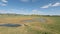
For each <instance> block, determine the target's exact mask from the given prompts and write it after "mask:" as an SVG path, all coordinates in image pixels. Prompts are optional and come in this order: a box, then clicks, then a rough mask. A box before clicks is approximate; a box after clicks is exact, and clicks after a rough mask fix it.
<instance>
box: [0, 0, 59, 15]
mask: <svg viewBox="0 0 60 34" xmlns="http://www.w3.org/2000/svg"><path fill="white" fill-rule="evenodd" d="M0 13H17V14H40V15H60V0H0Z"/></svg>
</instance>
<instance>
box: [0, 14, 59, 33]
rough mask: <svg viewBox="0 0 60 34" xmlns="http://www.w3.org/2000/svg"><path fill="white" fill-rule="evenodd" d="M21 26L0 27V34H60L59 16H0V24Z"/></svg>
mask: <svg viewBox="0 0 60 34" xmlns="http://www.w3.org/2000/svg"><path fill="white" fill-rule="evenodd" d="M4 23H5V24H6V23H11V24H21V25H22V26H19V27H4V26H0V34H60V17H59V16H35V15H33V16H24V15H23V16H19V15H18V16H17V15H14V16H13V15H0V24H4Z"/></svg>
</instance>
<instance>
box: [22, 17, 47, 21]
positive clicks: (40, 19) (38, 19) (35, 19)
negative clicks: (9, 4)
mask: <svg viewBox="0 0 60 34" xmlns="http://www.w3.org/2000/svg"><path fill="white" fill-rule="evenodd" d="M35 21H38V22H46V21H47V19H45V18H33V19H32V20H23V21H22V22H35Z"/></svg>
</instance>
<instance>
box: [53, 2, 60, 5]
mask: <svg viewBox="0 0 60 34" xmlns="http://www.w3.org/2000/svg"><path fill="white" fill-rule="evenodd" d="M52 6H60V3H59V2H57V3H55V4H53V5H52Z"/></svg>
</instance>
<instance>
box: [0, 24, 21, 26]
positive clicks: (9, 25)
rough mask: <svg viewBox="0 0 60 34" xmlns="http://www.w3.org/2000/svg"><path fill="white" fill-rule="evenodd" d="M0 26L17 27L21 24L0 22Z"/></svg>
mask: <svg viewBox="0 0 60 34" xmlns="http://www.w3.org/2000/svg"><path fill="white" fill-rule="evenodd" d="M0 26H5V27H19V26H21V25H20V24H0Z"/></svg>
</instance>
